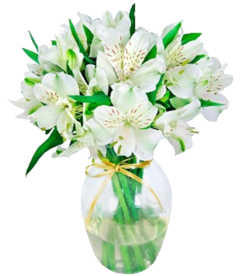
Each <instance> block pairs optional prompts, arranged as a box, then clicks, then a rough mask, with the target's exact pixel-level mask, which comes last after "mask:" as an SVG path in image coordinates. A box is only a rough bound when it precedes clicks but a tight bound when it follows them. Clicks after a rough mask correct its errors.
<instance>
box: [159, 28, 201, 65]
mask: <svg viewBox="0 0 240 276" xmlns="http://www.w3.org/2000/svg"><path fill="white" fill-rule="evenodd" d="M172 27H174V26H173V25H171V28H172ZM168 31H170V27H169V28H168V29H166V30H165V31H164V32H163V37H164V36H165V35H166V34H167V32H168ZM163 37H161V38H159V41H158V55H159V56H160V57H162V58H163V59H164V60H165V63H166V67H167V70H168V69H171V68H174V67H177V66H184V65H187V64H188V63H189V62H191V61H192V60H193V59H194V58H195V57H196V56H197V55H199V54H201V53H203V44H202V43H201V42H200V41H198V40H195V41H190V42H188V43H187V44H185V45H182V37H183V34H179V35H178V36H177V37H176V38H175V39H174V40H173V42H172V43H170V44H169V45H168V46H167V48H166V49H164V46H163Z"/></svg>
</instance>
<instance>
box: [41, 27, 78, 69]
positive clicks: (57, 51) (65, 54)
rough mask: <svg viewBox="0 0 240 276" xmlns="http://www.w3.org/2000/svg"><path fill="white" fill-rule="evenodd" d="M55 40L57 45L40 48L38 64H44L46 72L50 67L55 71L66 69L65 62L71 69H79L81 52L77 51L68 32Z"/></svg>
mask: <svg viewBox="0 0 240 276" xmlns="http://www.w3.org/2000/svg"><path fill="white" fill-rule="evenodd" d="M56 41H57V46H52V47H51V48H50V49H48V48H47V46H42V47H41V48H40V51H41V52H39V62H40V64H44V67H45V69H46V71H47V72H51V71H50V70H51V69H52V68H53V69H54V70H55V71H56V72H61V71H66V69H67V62H68V65H69V67H70V68H71V69H72V70H73V69H75V68H78V69H79V68H80V67H81V66H82V62H83V54H81V53H80V52H79V48H78V46H77V44H76V42H75V41H74V40H73V38H72V36H71V35H70V33H68V32H65V33H63V34H61V35H59V36H57V37H56ZM47 65H49V68H48V67H47Z"/></svg>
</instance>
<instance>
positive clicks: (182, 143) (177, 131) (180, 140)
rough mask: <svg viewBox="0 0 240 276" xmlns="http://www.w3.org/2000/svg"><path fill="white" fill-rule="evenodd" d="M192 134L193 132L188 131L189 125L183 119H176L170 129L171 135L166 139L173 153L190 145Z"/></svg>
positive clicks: (182, 150) (179, 151) (178, 152)
mask: <svg viewBox="0 0 240 276" xmlns="http://www.w3.org/2000/svg"><path fill="white" fill-rule="evenodd" d="M192 136H193V133H192V132H191V131H190V127H189V125H188V124H187V123H185V122H183V121H178V122H177V123H176V125H175V128H174V129H173V130H172V135H171V136H169V137H167V139H168V141H169V142H170V144H171V145H172V146H173V147H174V149H175V154H180V153H182V152H185V151H186V150H187V149H190V148H191V147H192V145H193V143H192Z"/></svg>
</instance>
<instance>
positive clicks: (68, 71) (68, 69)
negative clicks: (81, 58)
mask: <svg viewBox="0 0 240 276" xmlns="http://www.w3.org/2000/svg"><path fill="white" fill-rule="evenodd" d="M66 67H67V73H68V75H70V76H72V77H73V78H74V74H73V71H72V69H71V68H70V66H69V61H67V62H66Z"/></svg>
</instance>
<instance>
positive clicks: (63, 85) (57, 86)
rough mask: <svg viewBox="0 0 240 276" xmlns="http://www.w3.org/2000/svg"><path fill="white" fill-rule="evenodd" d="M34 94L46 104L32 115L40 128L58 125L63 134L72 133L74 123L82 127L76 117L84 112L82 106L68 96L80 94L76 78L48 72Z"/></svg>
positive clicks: (35, 88) (37, 85) (36, 86)
mask: <svg viewBox="0 0 240 276" xmlns="http://www.w3.org/2000/svg"><path fill="white" fill-rule="evenodd" d="M34 94H35V96H36V98H37V99H38V100H39V101H41V102H42V103H43V104H44V106H43V107H41V108H40V109H38V111H37V112H35V113H33V114H32V115H31V116H30V117H31V118H32V119H33V120H34V121H35V122H36V123H37V124H38V126H39V127H40V128H43V129H51V128H53V127H54V126H57V129H58V131H59V133H60V134H61V135H63V136H66V135H67V134H71V132H72V130H73V126H74V124H75V125H76V127H78V128H79V129H81V126H80V123H79V122H78V121H77V120H76V118H75V117H77V116H79V113H81V112H82V110H81V107H80V106H77V105H75V104H74V101H71V99H70V98H68V96H69V95H79V90H78V85H77V83H76V81H75V80H74V78H72V77H71V76H69V75H66V74H64V73H60V74H58V75H55V74H51V73H50V74H47V75H46V76H44V78H43V80H42V83H41V84H36V85H35V87H34Z"/></svg>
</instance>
